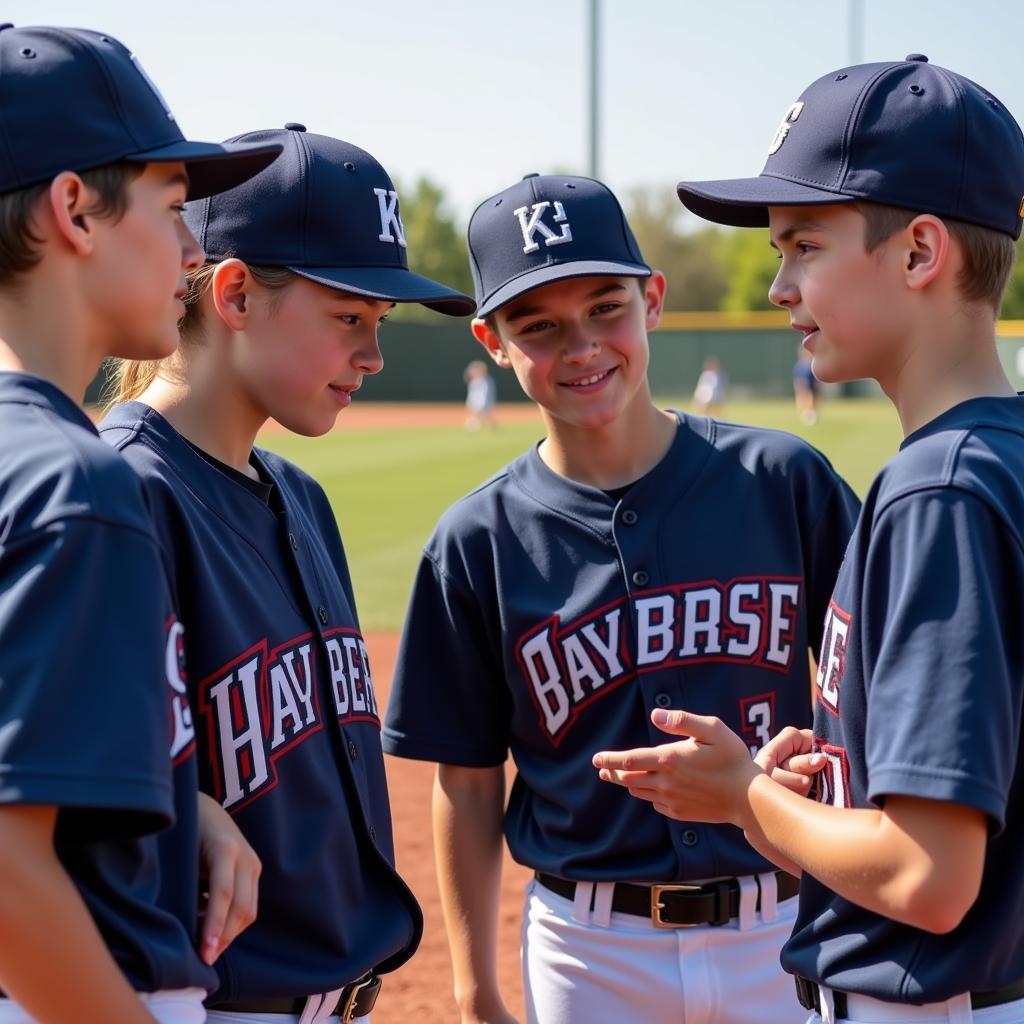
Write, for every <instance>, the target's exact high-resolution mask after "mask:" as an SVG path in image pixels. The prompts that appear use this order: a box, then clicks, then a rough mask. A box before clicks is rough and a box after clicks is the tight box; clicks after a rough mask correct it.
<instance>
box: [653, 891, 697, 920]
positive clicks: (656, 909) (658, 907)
mask: <svg viewBox="0 0 1024 1024" xmlns="http://www.w3.org/2000/svg"><path fill="white" fill-rule="evenodd" d="M703 888H704V887H703V886H702V885H652V886H651V924H653V925H654V927H655V928H696V927H697V925H695V924H673V923H672V922H671V921H665V920H663V919H662V916H661V912H662V911H663V910H664V909H665V904H664V903H662V902H661V894H662V893H665V892H700V891H701V890H702V889H703Z"/></svg>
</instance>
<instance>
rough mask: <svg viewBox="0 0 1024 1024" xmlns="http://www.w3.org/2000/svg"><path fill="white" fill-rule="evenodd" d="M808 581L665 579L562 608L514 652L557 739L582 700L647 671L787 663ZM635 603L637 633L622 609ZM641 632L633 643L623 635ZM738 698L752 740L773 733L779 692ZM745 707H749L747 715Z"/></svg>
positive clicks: (760, 741) (758, 742)
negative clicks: (571, 612)
mask: <svg viewBox="0 0 1024 1024" xmlns="http://www.w3.org/2000/svg"><path fill="white" fill-rule="evenodd" d="M800 595H801V584H800V582H799V581H798V580H795V579H778V578H776V579H772V578H766V577H757V578H753V579H751V578H747V579H738V580H732V581H731V582H729V583H726V584H721V583H716V582H704V583H700V584H695V585H691V586H672V587H665V588H662V589H660V590H656V591H653V592H650V591H649V592H647V593H645V594H643V596H641V597H637V598H634V599H632V600H631V601H629V602H628V603H627V600H626V599H621V600H619V601H616V602H615V603H614V604H612V605H609V606H607V607H605V608H603V609H602V610H601V611H600V612H598V613H594V612H590V613H588V614H587V615H585V616H583V617H581V618H579V619H576V620H574V621H572V622H569V623H565V624H563V623H562V622H561V621H560V619H559V618H558V617H557V616H555V617H554V618H552V619H548V620H546V621H545V622H543V623H542V624H541V625H540V626H538V627H536V628H534V629H533V630H531V631H530V632H528V633H527V634H525V635H524V636H523V637H522V639H521V640H520V641H519V643H518V644H517V646H516V656H517V658H518V661H519V665H520V668H521V669H522V672H523V676H524V679H525V681H526V684H527V686H528V687H529V689H530V693H531V694H532V696H533V699H534V702H535V703H536V705H537V708H538V710H539V711H540V718H541V727H542V728H543V729H544V731H545V732H546V733H547V735H548V736H549V737H550V738H551V740H552V742H553V743H555V744H556V745H557V744H558V743H559V742H560V741H561V737H562V735H563V734H564V732H565V731H566V730H567V729H569V728H570V727H571V725H572V723H573V722H574V721H575V719H576V714H577V712H578V710H579V709H580V708H582V707H583V706H584V705H586V704H588V703H590V702H591V701H593V700H595V699H596V698H597V697H603V696H605V695H606V694H607V693H609V692H611V691H612V690H614V689H616V688H617V686H618V685H619V684H620V683H624V682H626V681H627V680H629V679H632V678H634V677H635V676H636V675H638V674H642V673H644V672H650V671H655V670H657V669H659V668H664V667H675V666H679V665H686V664H691V663H694V662H700V661H726V662H727V661H733V662H736V663H737V664H743V665H755V666H758V667H760V668H765V669H770V670H772V671H774V672H788V671H789V669H790V667H791V665H792V660H793V648H794V643H795V638H796V634H797V621H798V615H799V609H800ZM624 609H629V610H631V611H632V613H633V616H634V620H633V624H632V625H633V629H632V634H631V635H630V634H628V633H627V634H624V633H623V625H622V613H623V610H624ZM624 635H625V636H627V637H628V638H629V639H630V640H632V639H634V638H635V650H633V649H632V647H631V645H630V644H628V643H624V642H623V636H624ZM769 696H770V697H771V700H770V701H769V704H768V705H766V706H758V707H755V706H753V705H750V706H747V705H744V706H743V707H741V708H740V714H741V722H742V725H741V728H742V729H743V730H744V731H745V732H748V731H749V732H751V739H750V741H749V743H750V746H751V749H759V748H760V747H761V746H763V745H764V743H765V742H767V739H766V737H770V736H771V735H772V734H773V730H774V727H775V722H774V694H771V695H766V696H765V698H764V699H765V700H767V699H768V697H769ZM744 716H745V717H744Z"/></svg>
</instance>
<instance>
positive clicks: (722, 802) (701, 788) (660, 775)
mask: <svg viewBox="0 0 1024 1024" xmlns="http://www.w3.org/2000/svg"><path fill="white" fill-rule="evenodd" d="M651 721H652V722H653V723H654V724H655V725H656V726H657V727H658V728H659V729H660V730H661V731H662V732H665V733H669V734H670V735H673V736H682V737H685V738H684V739H681V740H678V741H677V742H675V743H665V744H662V745H660V746H657V747H640V748H637V749H634V750H622V751H602V752H601V753H599V754H595V755H594V766H595V767H596V768H598V769H599V772H598V774H599V776H600V778H601V779H603V780H604V781H605V782H614V783H616V784H617V785H620V786H624V787H625V788H626V789H628V790H629V792H630V794H631V795H632V796H635V797H637V799H640V800H648V801H650V803H651V804H653V806H654V809H655V810H656V811H659V812H660V813H661V814H664V815H666V816H667V817H670V818H678V819H679V820H681V821H706V822H731V823H732V824H735V825H742V822H741V820H740V819H741V817H742V813H743V800H742V797H743V794H744V793H745V792H746V789H747V787H748V786H749V785H750V783H751V781H753V779H754V778H756V777H757V776H758V775H760V774H762V768H761V766H760V765H759V764H755V763H754V762H753V761H752V760H751V758H750V751H749V750H748V749H747V745H746V743H745V742H744V741H743V740H742V739H741V738H740V737H739V736H737V735H736V734H735V733H734V732H732V731H731V730H730V729H729V728H728V726H726V725H725V723H724V722H722V721H721V719H718V718H712V717H709V716H706V715H694V714H691V713H690V712H688V711H665V710H663V709H661V708H658V709H656V710H655V711H653V712H652V713H651Z"/></svg>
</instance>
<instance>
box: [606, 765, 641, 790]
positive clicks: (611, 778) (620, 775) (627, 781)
mask: <svg viewBox="0 0 1024 1024" xmlns="http://www.w3.org/2000/svg"><path fill="white" fill-rule="evenodd" d="M597 775H598V778H600V779H602V780H603V781H604V782H614V783H616V784H617V785H619V786H625V787H626V788H627V789H628V788H629V787H630V786H638V785H643V783H644V780H646V779H650V778H651V773H650V772H626V771H620V770H618V769H612V768H602V769H601V770H600V771H599V772H598V773H597Z"/></svg>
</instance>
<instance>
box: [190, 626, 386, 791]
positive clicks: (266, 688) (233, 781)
mask: <svg viewBox="0 0 1024 1024" xmlns="http://www.w3.org/2000/svg"><path fill="white" fill-rule="evenodd" d="M318 642H319V641H318V640H317V638H316V637H313V636H310V635H309V634H308V633H307V634H304V635H303V636H299V637H295V638H294V639H292V640H289V641H288V642H287V643H284V644H282V645H281V646H280V647H277V648H275V649H274V650H272V651H271V652H270V653H269V655H268V653H267V645H266V641H262V642H260V643H259V644H257V645H256V646H255V647H253V648H251V649H250V650H249V651H246V652H245V654H243V655H242V656H241V657H240V658H237V659H236V660H235V661H233V662H231V663H229V664H228V665H227V666H225V667H224V668H223V669H220V670H219V671H217V672H216V673H214V674H213V675H212V676H210V677H208V678H207V679H206V680H204V681H203V682H202V683H200V684H199V710H200V713H201V714H202V715H204V716H207V718H208V720H209V730H210V736H211V740H212V748H213V749H211V751H210V759H211V768H212V771H213V777H214V792H215V793H216V795H217V798H218V799H219V800H220V801H221V803H223V805H224V806H225V807H227V808H230V809H232V810H233V811H234V810H237V809H239V808H241V807H242V806H244V805H245V804H246V803H248V802H249V801H250V800H252V799H255V798H256V797H257V796H259V795H261V794H262V793H263V792H264V791H266V790H269V789H272V788H273V787H274V786H275V785H276V784H277V771H276V768H275V766H274V762H275V760H276V759H277V758H278V757H279V756H283V755H284V754H285V753H286V752H287V751H289V750H291V749H292V748H293V747H295V746H296V745H297V744H299V743H301V742H302V741H303V740H305V739H306V738H307V737H309V736H311V735H312V734H313V733H315V732H317V731H318V730H320V729H321V728H322V727H323V719H322V716H321V712H320V703H321V701H320V696H319V695H320V689H319V687H318V684H317V664H318V661H317V655H318V651H317V643H318ZM323 644H324V654H325V655H326V663H327V666H328V669H329V673H330V693H331V695H332V696H333V698H334V711H335V714H336V715H337V719H338V721H339V723H341V724H346V723H349V722H371V723H374V724H376V725H377V726H379V725H380V722H379V719H378V717H377V701H376V699H375V697H374V694H373V682H372V680H371V678H370V663H369V658H368V657H367V653H366V645H365V644H364V643H363V639H362V637H361V636H360V635H359V634H358V633H357V632H356V631H355V630H353V629H334V630H330V631H328V632H327V633H325V634H324V640H323Z"/></svg>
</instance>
